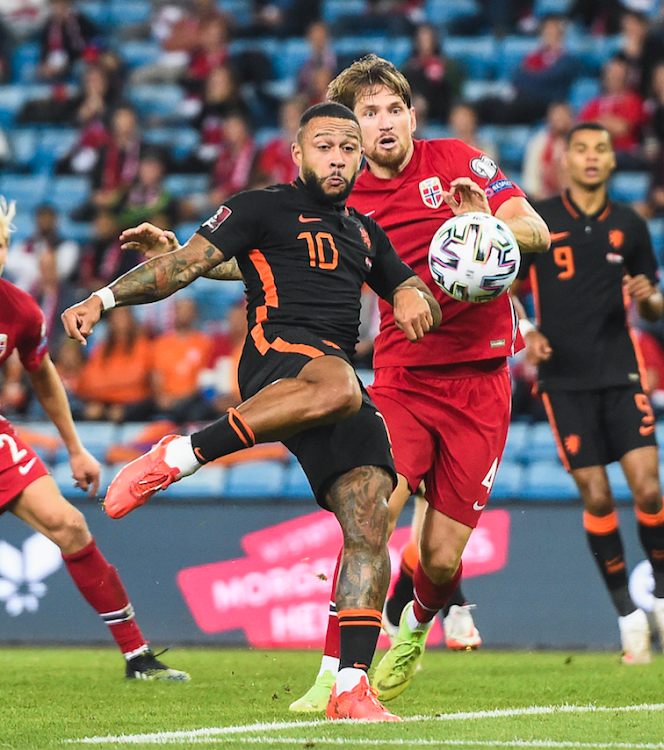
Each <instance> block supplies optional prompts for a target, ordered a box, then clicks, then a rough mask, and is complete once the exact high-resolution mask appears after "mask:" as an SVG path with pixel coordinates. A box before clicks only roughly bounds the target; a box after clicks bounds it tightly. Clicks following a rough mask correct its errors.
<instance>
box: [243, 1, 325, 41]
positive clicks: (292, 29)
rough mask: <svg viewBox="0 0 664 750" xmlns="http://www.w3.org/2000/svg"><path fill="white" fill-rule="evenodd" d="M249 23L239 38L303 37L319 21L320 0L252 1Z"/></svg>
mask: <svg viewBox="0 0 664 750" xmlns="http://www.w3.org/2000/svg"><path fill="white" fill-rule="evenodd" d="M251 6H252V13H251V23H250V24H249V25H248V26H245V27H243V28H241V29H240V30H239V34H240V36H244V37H257V36H259V37H262V36H278V37H292V36H304V33H305V31H306V29H308V28H309V26H310V25H311V24H312V23H314V22H315V21H318V20H320V6H321V0H252V2H251Z"/></svg>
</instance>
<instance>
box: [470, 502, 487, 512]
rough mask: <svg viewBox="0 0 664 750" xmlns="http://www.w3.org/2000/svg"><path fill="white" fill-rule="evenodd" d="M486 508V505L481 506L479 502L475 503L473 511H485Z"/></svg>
mask: <svg viewBox="0 0 664 750" xmlns="http://www.w3.org/2000/svg"><path fill="white" fill-rule="evenodd" d="M485 508H486V503H484V505H480V504H479V503H478V502H477V500H475V502H474V503H473V510H484V509H485Z"/></svg>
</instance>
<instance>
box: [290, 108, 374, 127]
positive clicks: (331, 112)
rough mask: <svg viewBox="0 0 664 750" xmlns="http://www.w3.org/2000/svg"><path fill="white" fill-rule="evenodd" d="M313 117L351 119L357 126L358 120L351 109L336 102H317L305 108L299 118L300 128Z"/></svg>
mask: <svg viewBox="0 0 664 750" xmlns="http://www.w3.org/2000/svg"><path fill="white" fill-rule="evenodd" d="M315 117H337V118H338V119H340V120H352V121H353V122H354V123H356V124H357V125H358V127H359V124H360V123H359V120H358V119H357V117H355V113H354V112H353V110H352V109H348V107H346V106H344V105H343V104H339V103H338V102H319V103H318V104H314V105H313V106H311V107H309V108H308V109H307V110H305V112H304V114H303V115H302V117H301V118H300V128H303V127H304V126H305V125H306V124H307V123H308V122H310V121H311V120H313V119H314V118H315Z"/></svg>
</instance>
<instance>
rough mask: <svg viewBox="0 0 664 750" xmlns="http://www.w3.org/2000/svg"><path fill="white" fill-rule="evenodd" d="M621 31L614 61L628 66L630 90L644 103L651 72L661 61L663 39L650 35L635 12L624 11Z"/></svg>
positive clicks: (645, 20) (644, 21) (645, 22)
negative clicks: (616, 59)
mask: <svg viewBox="0 0 664 750" xmlns="http://www.w3.org/2000/svg"><path fill="white" fill-rule="evenodd" d="M620 28H621V30H622V35H621V43H620V52H618V55H617V57H619V58H620V59H622V60H625V62H626V63H627V64H628V66H629V75H628V86H629V88H631V89H634V91H636V92H638V93H639V94H640V96H641V98H642V99H644V100H645V99H647V98H648V97H649V96H650V93H651V86H652V72H653V69H654V67H655V66H656V65H657V63H659V62H660V61H661V60H664V39H662V37H661V36H660V35H659V34H655V33H653V32H652V31H650V24H649V22H648V17H647V16H646V15H645V14H643V13H640V12H639V11H638V10H633V9H630V8H627V9H626V10H625V11H624V12H623V15H622V18H621V20H620Z"/></svg>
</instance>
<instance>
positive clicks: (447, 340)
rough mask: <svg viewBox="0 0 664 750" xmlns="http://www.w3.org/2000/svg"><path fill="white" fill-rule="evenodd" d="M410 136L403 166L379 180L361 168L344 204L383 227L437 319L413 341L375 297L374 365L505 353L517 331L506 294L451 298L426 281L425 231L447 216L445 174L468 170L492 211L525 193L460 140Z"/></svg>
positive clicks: (451, 176)
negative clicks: (427, 293) (477, 300)
mask: <svg viewBox="0 0 664 750" xmlns="http://www.w3.org/2000/svg"><path fill="white" fill-rule="evenodd" d="M414 143H415V152H414V154H413V157H412V159H411V160H410V162H409V163H408V165H407V166H406V168H405V169H404V171H403V172H401V173H400V174H399V175H398V176H397V177H395V178H394V179H391V180H381V179H379V178H377V177H375V176H374V175H373V174H372V173H371V172H369V171H368V170H366V169H365V170H364V171H363V172H362V173H361V174H360V176H359V177H358V178H357V182H356V183H355V187H354V188H353V192H352V194H351V196H350V198H349V199H348V201H347V203H348V205H350V206H353V207H354V208H356V209H357V210H358V211H361V212H362V213H364V214H366V215H367V216H370V217H371V218H372V219H374V220H375V221H377V222H378V224H380V226H381V227H383V229H384V230H385V231H386V232H387V234H388V236H389V238H390V240H391V241H392V244H393V245H394V247H395V248H396V251H397V253H398V254H399V256H400V257H401V259H402V260H403V261H404V262H405V263H407V264H408V265H409V266H410V267H411V268H412V269H413V270H414V271H415V273H417V275H418V276H419V277H420V278H421V279H422V280H423V281H424V282H425V283H426V284H427V286H428V287H429V288H430V289H431V291H432V292H433V294H434V297H435V298H436V299H437V300H438V302H439V303H440V307H441V309H442V312H443V320H442V323H441V324H440V326H439V328H438V329H437V330H436V331H433V332H432V333H430V334H428V335H427V337H426V338H425V339H424V340H423V341H422V342H420V343H417V344H412V343H410V342H409V341H408V339H406V337H405V336H404V334H403V333H402V331H400V330H399V329H398V328H397V327H396V325H395V323H394V316H393V314H392V307H391V306H390V305H388V304H387V303H386V302H384V301H383V300H379V304H380V313H381V323H380V333H379V334H378V336H377V337H376V341H375V345H374V366H375V367H390V366H399V365H401V366H404V365H406V366H408V367H418V366H420V367H422V366H432V365H441V364H453V363H456V362H474V361H477V360H482V359H491V358H493V357H508V356H510V355H512V354H514V351H515V342H516V337H517V317H516V314H515V312H514V308H513V307H512V303H511V301H510V298H509V295H508V294H503V295H501V296H500V297H498V298H497V299H495V300H491V301H490V302H483V303H481V304H474V303H472V302H459V301H458V300H454V299H452V298H451V297H448V296H447V295H446V294H445V292H443V290H442V289H441V288H440V287H439V286H438V285H437V284H436V283H435V281H434V280H433V278H432V276H431V273H430V271H429V264H428V259H427V256H428V251H429V243H430V242H431V238H432V237H433V235H434V234H435V233H436V231H437V230H438V228H439V227H440V225H441V224H443V223H444V222H445V221H447V219H450V218H451V217H452V216H453V213H452V209H450V208H449V206H448V205H447V204H446V203H445V202H444V201H443V197H442V191H443V190H449V188H450V182H451V181H452V180H454V179H456V178H457V177H470V178H471V179H472V180H473V181H474V182H476V183H477V184H478V185H479V186H480V187H481V188H483V189H484V192H485V193H486V196H487V198H488V200H489V205H490V206H491V211H492V212H493V213H495V212H496V209H497V208H498V207H499V206H500V205H501V204H502V203H504V202H505V201H506V200H507V199H508V198H512V197H514V196H525V193H524V192H523V191H522V190H521V188H519V187H518V186H517V185H515V184H514V183H513V182H511V181H510V180H508V179H507V178H506V177H505V175H504V174H503V173H502V172H501V171H500V169H498V167H497V166H496V164H495V163H494V162H493V161H492V160H491V159H490V158H489V157H488V156H486V154H483V153H482V152H481V151H478V150H477V149H475V148H472V147H471V146H468V145H467V144H465V143H463V142H462V141H459V140H456V139H451V138H450V139H444V140H432V141H418V140H416V141H415V142H414ZM519 341H521V339H519Z"/></svg>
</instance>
